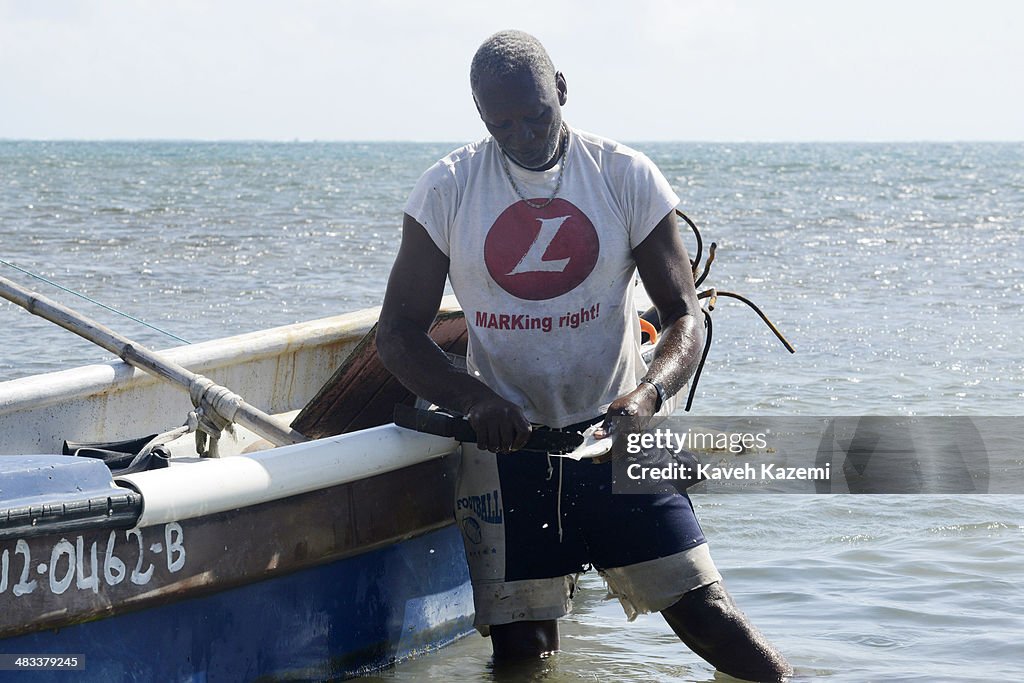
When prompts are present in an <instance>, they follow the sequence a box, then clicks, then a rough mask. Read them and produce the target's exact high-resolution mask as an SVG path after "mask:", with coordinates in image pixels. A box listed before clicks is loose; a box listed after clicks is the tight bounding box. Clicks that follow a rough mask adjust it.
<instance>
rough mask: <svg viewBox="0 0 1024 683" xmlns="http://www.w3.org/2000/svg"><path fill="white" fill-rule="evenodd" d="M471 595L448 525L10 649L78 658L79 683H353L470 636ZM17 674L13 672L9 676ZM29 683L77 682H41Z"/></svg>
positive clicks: (56, 675) (60, 675)
mask: <svg viewBox="0 0 1024 683" xmlns="http://www.w3.org/2000/svg"><path fill="white" fill-rule="evenodd" d="M471 615H472V591H471V588H470V584H469V575H468V571H467V568H466V560H465V555H464V551H463V547H462V540H461V538H460V534H459V532H458V530H457V528H456V527H455V526H447V527H444V528H441V529H438V530H435V531H431V532H428V533H426V534H424V535H422V536H418V537H416V538H412V539H408V540H405V541H402V542H399V543H395V544H393V545H389V546H386V547H384V548H381V549H378V550H374V551H370V552H367V553H363V554H360V555H356V556H351V557H347V558H344V559H341V560H337V561H334V562H330V563H328V564H323V565H319V566H315V567H310V568H307V569H303V570H300V571H297V572H293V573H290V574H285V575H281V576H277V577H275V578H272V579H268V580H264V581H259V582H257V583H252V584H247V585H243V586H239V587H236V588H232V589H230V590H226V591H221V592H217V593H213V594H210V595H206V596H203V597H197V598H190V599H186V600H182V601H179V602H173V603H169V604H166V605H162V606H159V607H153V608H148V609H144V610H140V611H135V612H128V613H125V614H121V615H118V616H115V617H112V618H106V619H98V620H96V621H91V622H87V623H82V624H77V625H73V626H67V627H63V628H60V629H55V630H47V631H41V632H36V633H31V634H28V635H24V636H19V637H15V638H9V639H7V640H5V641H4V643H3V646H4V652H6V653H13V654H47V655H66V654H79V655H83V656H84V659H85V669H84V671H77V672H75V673H73V674H70V676H71V677H72V678H74V680H78V681H104V682H107V681H208V680H209V681H251V680H255V679H261V678H262V679H270V680H275V679H278V680H279V679H284V680H307V679H309V680H324V679H337V678H345V677H350V676H353V675H356V674H358V673H360V672H365V671H367V670H371V669H374V668H380V667H384V666H387V665H388V664H390V663H393V662H395V661H397V660H401V659H403V658H406V657H408V656H410V655H412V654H415V653H419V652H423V651H425V650H429V649H431V648H435V647H440V646H442V645H444V644H447V643H449V642H451V641H452V640H455V639H457V638H459V637H461V636H463V635H465V634H467V633H469V632H470V631H471V630H472V628H473V626H472V616H471ZM6 673H8V674H10V672H6ZM32 680H38V681H44V680H61V681H67V680H70V679H69V672H66V671H53V672H41V671H39V672H34V673H33V674H32Z"/></svg>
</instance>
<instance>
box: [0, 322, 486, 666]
mask: <svg viewBox="0 0 1024 683" xmlns="http://www.w3.org/2000/svg"><path fill="white" fill-rule="evenodd" d="M377 313H378V309H368V310H364V311H359V312H354V313H349V314H345V315H340V316H335V317H330V318H325V319H321V320H314V321H310V322H303V323H298V324H294V325H289V326H285V327H278V328H274V329H268V330H263V331H259V332H254V333H250V334H242V335H238V336H233V337H228V338H223V339H216V340H212V341H207V342H203V343H198V344H193V345H188V346H182V347H178V348H173V349H170V350H167V351H165V352H161V354H160V357H161V358H162V359H166V360H167V361H169V362H171V363H173V364H177V365H180V366H183V367H185V368H188V369H189V370H190V371H192V372H195V373H199V374H200V375H202V376H204V377H207V378H209V379H210V380H212V381H213V382H215V383H217V384H218V385H223V386H225V387H230V389H231V391H232V392H235V393H236V394H237V395H238V396H241V397H244V399H245V401H246V402H248V403H249V404H252V405H255V406H260V407H261V408H262V409H263V410H265V411H267V413H269V414H271V415H272V416H273V417H274V419H275V420H278V421H279V422H280V423H281V424H285V425H288V424H290V423H291V422H292V420H293V419H295V417H296V414H297V413H298V412H299V411H300V410H301V409H302V408H303V407H309V406H313V405H317V404H318V402H317V400H316V399H317V398H318V396H321V394H322V391H321V390H322V388H324V387H325V385H326V386H327V387H330V386H335V387H337V385H338V383H337V381H335V382H334V384H333V385H332V383H331V381H330V380H331V379H332V377H335V379H337V376H338V373H342V370H344V369H345V368H348V374H349V378H348V380H347V381H348V385H346V386H349V389H347V390H346V391H350V392H351V391H353V387H355V388H356V389H359V391H360V392H362V393H361V394H359V395H360V396H362V398H359V397H358V396H355V395H350V396H349V398H350V399H351V400H349V401H348V404H351V405H356V407H357V408H358V410H357V411H356V412H358V413H359V416H358V419H357V420H353V419H348V420H347V424H348V426H349V427H353V426H355V427H357V428H354V429H352V428H350V429H348V430H347V431H346V432H345V433H340V431H341V428H338V429H331V430H328V431H331V432H333V434H331V435H327V436H322V437H321V438H316V439H313V440H306V441H300V442H297V443H292V444H286V445H278V446H273V445H272V444H270V443H268V442H266V441H265V440H264V439H262V438H261V437H260V435H259V434H258V433H257V432H254V431H253V430H251V429H249V428H247V427H244V426H241V425H237V424H236V425H234V426H233V427H231V428H229V429H228V430H227V431H225V432H224V433H223V434H222V436H221V437H220V438H219V439H218V440H216V442H215V443H216V449H215V450H216V454H217V455H218V456H219V457H201V452H202V451H203V449H204V447H205V448H206V449H207V450H209V446H210V438H209V437H208V436H206V435H204V434H203V432H202V431H201V430H200V431H197V432H193V433H185V432H188V431H190V427H189V425H188V423H189V421H190V420H191V422H192V425H191V429H194V428H195V426H196V422H197V419H198V418H200V417H202V416H201V414H198V413H199V411H197V409H196V407H195V406H194V405H193V403H192V400H191V399H190V396H189V394H188V393H187V392H184V391H182V390H181V388H180V387H176V386H174V385H173V384H170V383H167V382H165V381H163V380H161V379H158V378H156V377H154V376H152V375H151V374H147V373H145V372H142V371H141V370H139V369H137V368H135V367H133V366H131V365H129V364H127V363H125V362H123V361H114V362H110V363H103V364H97V365H89V366H85V367H80V368H75V369H70V370H65V371H59V372H52V373H48V374H42V375H36V376H31V377H25V378H21V379H15V380H12V381H7V382H3V383H0V453H2V454H3V455H2V456H0V604H2V606H3V609H2V610H0V638H2V646H0V648H2V649H0V651H2V652H3V653H5V657H4V659H3V665H4V668H5V669H7V670H21V669H37V670H36V671H35V673H34V674H33V675H34V676H35V677H36V679H38V680H47V676H51V677H53V678H55V679H57V678H59V679H61V680H65V679H66V678H67V674H66V673H65V672H64V670H65V669H75V670H76V674H75V679H76V680H89V681H93V680H94V681H114V680H117V681H122V680H135V681H151V680H153V681H155V680H161V681H198V680H308V679H312V680H324V679H338V678H346V677H351V676H354V675H358V674H360V673H364V672H367V671H371V670H375V669H379V668H381V667H385V666H388V665H390V664H392V663H394V662H397V661H399V660H402V659H405V658H408V657H412V656H414V655H417V654H420V653H424V652H428V651H430V650H433V649H435V648H439V647H442V646H444V645H446V644H448V643H451V642H453V641H454V640H456V639H458V638H460V637H462V636H464V635H466V634H467V633H469V632H471V631H472V618H473V606H472V590H471V588H470V584H469V575H468V570H467V568H466V561H465V556H464V550H463V547H462V541H461V537H460V534H459V531H458V529H457V528H456V527H455V526H454V522H453V517H452V513H451V502H452V500H453V494H454V481H455V468H456V467H457V455H456V452H457V451H456V447H457V443H456V442H455V441H454V440H453V439H451V438H445V437H441V436H435V435H429V434H424V433H418V432H415V431H411V430H407V429H403V428H400V427H397V426H395V425H394V424H393V423H391V421H390V419H389V418H388V413H387V411H386V410H385V408H388V407H391V406H390V401H391V398H393V397H390V395H388V392H387V391H385V392H383V393H382V392H381V387H382V386H383V385H382V382H383V380H382V379H381V378H380V377H376V376H374V375H372V373H369V374H367V373H366V372H362V373H360V372H355V373H353V372H352V368H353V367H354V366H353V364H352V362H351V361H346V359H347V358H348V359H351V357H352V354H353V351H356V354H355V356H357V357H358V356H360V354H363V355H365V354H366V353H368V352H369V351H372V349H373V345H372V344H369V345H368V344H367V341H366V339H367V336H368V334H370V333H371V331H372V329H373V325H374V323H375V321H376V318H377ZM442 317H443V316H442ZM368 350H369V351H368ZM339 366H340V367H341V368H342V370H338V368H339ZM342 374H344V373H342ZM392 392H393V389H392ZM343 393H344V392H343ZM357 393H358V392H357ZM338 398H339V397H338V396H333V398H332V400H337V399H338ZM319 404H320V405H323V401H320V403H319ZM371 406H376V408H374V409H373V410H371V409H370V407H371ZM327 412H332V411H327ZM333 412H334V413H335V414H336V412H337V411H333ZM307 417H308V411H307ZM314 417H315V416H314ZM314 421H315V420H314ZM307 423H309V419H307ZM176 428H177V431H175V429H176ZM161 433H163V434H165V435H167V438H168V439H169V440H168V441H167V443H166V444H164V445H163V446H162V447H161V449H160V453H159V455H160V457H156V458H154V460H153V462H154V463H155V464H157V465H163V466H159V467H150V468H147V469H143V470H142V471H131V470H132V468H128V469H127V470H123V471H122V472H121V473H118V472H117V471H116V470H115V471H113V472H112V470H111V468H110V466H108V464H107V463H105V462H104V460H103V459H101V458H97V457H83V455H84V454H85V453H83V452H82V451H88V450H90V448H91V449H92V450H94V451H96V450H98V451H105V452H109V449H106V448H103V447H97V446H98V445H111V444H114V442H120V441H124V440H135V441H138V440H139V439H140V437H141V438H142V441H146V440H147V439H150V440H151V435H154V434H161ZM197 434H198V435H199V437H200V438H197ZM66 442H71V445H70V446H68V445H67V444H66ZM75 443H78V444H82V443H85V444H87V445H88V446H89V447H88V448H84V449H82V450H79V449H78V447H76V446H75ZM111 447H112V448H116V446H111ZM68 449H71V450H73V451H77V452H79V455H67V454H65V453H66V451H67V450H68ZM153 453H156V450H153ZM207 455H210V453H207ZM34 680H35V679H34Z"/></svg>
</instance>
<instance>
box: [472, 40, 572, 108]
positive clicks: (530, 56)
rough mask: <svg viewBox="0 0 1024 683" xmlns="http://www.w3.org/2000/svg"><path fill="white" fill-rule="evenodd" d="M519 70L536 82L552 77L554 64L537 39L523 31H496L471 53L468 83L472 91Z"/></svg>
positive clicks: (551, 79) (551, 80)
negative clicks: (471, 60) (529, 75)
mask: <svg viewBox="0 0 1024 683" xmlns="http://www.w3.org/2000/svg"><path fill="white" fill-rule="evenodd" d="M523 72H527V73H529V74H531V75H532V76H533V78H534V80H535V82H537V83H554V81H555V65H554V64H553V63H552V62H551V57H550V56H548V52H547V50H545V49H544V46H543V45H541V43H540V41H539V40H537V39H536V38H534V37H533V36H531V35H530V34H529V33H524V32H523V31H499V32H498V33H495V34H494V35H493V36H491V37H490V38H488V39H487V40H485V41H484V42H483V45H481V46H480V47H479V48H478V49H477V51H476V54H475V55H473V63H472V65H471V66H470V68H469V85H470V87H471V88H472V89H473V93H474V94H476V93H478V92H479V91H480V88H481V87H482V86H484V85H486V84H487V83H492V82H494V81H495V80H502V79H504V78H506V77H508V76H511V75H515V74H520V73H523Z"/></svg>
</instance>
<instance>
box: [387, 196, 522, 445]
mask: <svg viewBox="0 0 1024 683" xmlns="http://www.w3.org/2000/svg"><path fill="white" fill-rule="evenodd" d="M447 276H448V257H446V256H445V255H444V254H443V253H442V252H441V250H440V249H438V248H437V245H435V244H434V242H433V240H431V239H430V236H429V235H428V234H427V231H426V228H424V227H423V226H422V225H420V224H419V222H417V221H416V220H415V219H414V218H412V217H411V216H409V215H408V214H406V215H405V218H404V220H403V224H402V244H401V246H400V247H399V250H398V256H397V258H396V259H395V264H394V266H393V267H392V269H391V277H390V278H389V279H388V287H387V292H386V293H385V295H384V306H383V308H382V309H381V313H380V321H379V323H378V327H377V352H378V354H379V355H380V358H381V361H382V362H383V363H384V366H385V367H386V368H387V369H388V370H390V371H391V373H392V374H393V375H395V377H397V378H398V380H399V381H401V382H402V384H404V385H405V386H406V387H407V388H408V389H409V390H410V391H412V392H413V393H415V394H416V395H418V396H421V397H423V398H424V399H426V400H428V401H430V402H432V403H436V404H437V405H439V406H442V407H444V408H448V409H450V410H455V411H458V412H459V413H462V414H464V415H466V417H468V418H469V422H470V425H472V427H473V429H474V430H476V433H477V438H478V442H477V443H478V445H479V446H480V447H481V448H483V449H485V450H491V451H510V450H516V449H518V448H521V447H522V446H523V445H524V444H525V443H526V439H527V438H528V437H529V435H530V424H529V422H528V421H527V420H526V417H525V416H524V415H523V412H522V410H521V409H520V408H519V407H518V406H516V405H515V404H513V403H510V402H508V401H506V400H505V399H503V398H501V397H500V396H498V395H497V394H495V393H494V392H493V391H492V390H491V389H490V388H488V387H487V386H486V385H484V384H483V383H482V382H480V381H479V380H477V379H475V378H473V377H470V376H469V375H467V374H466V373H464V372H462V371H461V370H459V369H457V368H456V367H455V366H454V365H452V363H451V361H449V360H448V357H447V356H446V355H445V354H444V352H443V351H442V350H441V349H440V347H438V346H437V344H435V343H434V342H433V340H432V339H431V338H430V335H429V334H428V332H429V330H430V325H431V324H432V323H433V321H434V317H435V316H436V315H437V310H438V307H439V306H440V303H441V296H442V295H443V293H444V283H445V278H446V277H447Z"/></svg>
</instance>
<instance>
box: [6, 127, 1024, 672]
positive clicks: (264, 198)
mask: <svg viewBox="0 0 1024 683" xmlns="http://www.w3.org/2000/svg"><path fill="white" fill-rule="evenodd" d="M453 146H454V145H451V144H443V143H438V144H412V143H374V144H357V143H331V144H328V143H199V142H19V141H0V260H2V261H3V262H4V263H0V275H3V276H4V277H7V278H10V279H12V280H15V281H16V282H18V283H20V284H23V285H26V286H29V287H32V288H34V289H36V290H37V291H39V292H40V293H43V294H45V295H47V296H50V297H52V298H55V299H57V300H59V301H61V302H62V303H65V304H66V305H69V306H72V307H74V308H77V309H79V310H81V311H83V312H85V313H87V314H88V315H90V316H92V317H94V318H96V319H97V320H99V321H100V322H102V323H104V324H106V325H109V326H111V327H113V328H114V329H116V330H118V331H120V332H122V333H123V334H125V335H127V336H129V337H132V338H134V339H136V340H137V341H138V342H140V343H143V344H146V345H148V346H151V347H153V348H167V347H171V346H175V345H178V344H180V343H181V342H180V341H176V340H175V339H174V338H172V337H170V336H168V335H167V334H165V333H163V332H160V331H157V330H154V329H152V328H150V327H146V326H144V325H142V324H140V323H138V322H135V321H132V320H129V319H127V318H125V317H123V316H121V315H118V314H115V313H112V312H110V311H109V310H106V309H104V308H101V307H99V306H97V305H95V304H93V303H89V302H87V301H84V300H82V299H80V298H78V297H76V296H73V295H71V294H68V293H67V292H64V291H61V290H59V289H57V288H55V287H54V286H52V285H50V284H48V283H46V282H43V281H41V280H40V279H38V278H37V277H34V276H38V277H39V278H45V279H46V280H49V281H52V282H54V283H58V284H60V285H61V286H63V287H66V288H68V289H71V290H74V291H75V292H78V293H80V294H82V295H85V296H88V297H90V298H91V299H94V300H95V301H98V302H102V303H103V304H105V305H107V306H109V307H111V308H114V309H117V310H119V311H122V312H124V313H127V314H130V315H132V316H134V317H136V318H139V319H141V320H144V321H146V322H147V323H149V324H151V325H153V326H154V327H156V328H160V329H161V330H164V331H166V332H168V333H171V334H173V335H175V336H176V337H178V338H180V339H183V340H187V341H189V342H198V341H203V340H207V339H212V338H216V337H223V336H226V335H231V334H236V333H241V332H248V331H253V330H257V329H262V328H265V327H269V326H275V325H283V324H288V323H292V322H297V321H301V320H308V319H312V318H317V317H323V316H328V315H334V314H337V313H342V312H346V311H350V310H354V309H358V308H362V307H367V306H376V305H379V303H380V301H381V297H382V295H383V292H384V287H385V283H386V279H387V275H388V272H389V268H390V265H391V262H392V260H393V258H394V255H395V253H396V250H397V247H398V242H399V238H400V227H399V226H400V222H401V221H400V218H401V213H402V206H403V202H404V200H405V197H406V195H407V193H408V192H409V190H410V188H411V187H412V185H413V183H414V182H415V180H416V178H417V177H418V176H419V174H420V173H421V172H422V171H423V170H424V169H426V168H427V166H429V165H430V164H431V163H432V162H433V161H434V160H436V159H437V158H438V157H440V156H441V155H443V154H444V153H445V152H447V151H448V150H449V149H451V148H452V147H453ZM634 146H635V147H637V148H639V149H641V150H642V151H644V152H645V153H647V154H648V155H649V156H650V157H651V158H652V159H653V160H654V161H655V162H656V163H657V164H658V165H659V167H660V168H661V169H662V171H663V172H664V173H665V175H666V177H667V178H668V179H669V181H670V182H671V183H672V185H673V186H674V187H675V189H676V191H677V192H678V194H679V196H680V197H681V199H682V203H681V205H680V208H681V209H682V210H683V211H685V212H686V213H687V214H688V215H689V216H690V217H691V218H692V219H693V220H694V221H696V223H697V224H698V225H699V226H700V227H701V230H702V233H703V237H704V242H705V248H704V253H705V255H706V253H707V245H708V243H710V242H711V241H715V242H716V243H717V245H718V252H717V257H716V260H715V263H714V265H713V267H712V270H711V275H710V277H709V278H708V280H707V282H706V283H705V285H704V287H708V286H714V287H717V288H719V289H722V290H729V291H734V292H738V293H741V294H744V295H746V296H748V297H749V298H751V299H753V300H754V301H755V302H756V303H757V304H759V305H760V306H761V307H762V308H763V309H764V311H765V313H766V314H767V315H768V316H769V317H771V318H772V320H774V321H775V323H776V324H777V325H778V326H779V327H780V328H781V330H782V331H783V332H784V333H785V334H786V335H787V337H788V338H789V339H790V340H791V341H792V342H793V344H794V345H795V346H796V348H797V353H796V354H795V355H790V354H789V353H787V352H786V351H785V350H784V349H783V348H782V346H781V345H780V344H779V343H778V342H777V341H776V340H775V339H774V337H773V336H772V335H771V333H770V332H769V331H768V330H767V328H765V327H764V326H763V325H762V323H761V322H760V321H759V320H758V319H757V317H756V316H755V315H754V314H753V313H752V312H751V311H750V310H748V309H747V308H746V307H744V306H743V305H742V304H739V303H737V302H733V301H730V300H727V299H724V298H720V299H719V304H718V306H717V307H716V309H715V312H714V321H715V327H714V332H715V335H714V336H715V340H714V345H713V347H712V349H711V352H710V356H709V359H708V365H707V368H706V370H705V373H704V376H703V377H702V379H701V381H700V385H699V388H698V391H697V396H696V400H695V403H694V409H693V412H692V414H693V415H694V419H699V418H700V417H701V416H704V417H707V416H715V415H740V416H743V415H760V416H770V415H791V416H801V415H802V416H815V415H836V416H839V415H843V416H858V415H881V416H887V415H888V416H928V415H936V416H961V417H983V416H1019V415H1021V414H1022V409H1021V406H1022V399H1024V361H1022V347H1024V344H1022V339H1024V320H1022V313H1021V311H1022V306H1024V144H1020V143H1012V144H926V143H920V144H686V143H635V144H634ZM685 236H686V238H687V244H688V245H689V246H690V248H691V251H692V250H693V246H694V243H693V241H692V239H691V237H690V235H689V233H685ZM13 266H17V267H18V268H21V269H24V271H28V272H29V273H32V274H33V275H34V276H33V275H29V274H27V273H26V272H23V271H21V270H17V269H15V268H14V267H13ZM0 349H2V351H0V381H3V380H7V379H13V378H16V377H21V376H25V375H31V374H35V373H40V372H48V371H51V370H57V369H62V368H67V367H73V366H76V365H80V364H85V363H91V362H98V361H106V360H108V357H107V355H106V354H105V352H103V351H102V350H99V349H97V348H96V347H94V346H92V345H91V344H89V343H87V342H84V341H81V340H79V339H77V338H76V337H74V336H72V335H71V334H70V333H68V332H65V331H63V330H61V329H59V328H56V327H55V326H53V325H51V324H49V323H46V322H44V321H42V320H40V319H38V318H34V317H33V316H30V315H29V314H28V313H26V312H24V311H22V310H21V309H18V308H16V307H14V306H13V305H9V304H6V303H3V304H0ZM2 390H3V389H2V385H0V392H2ZM1020 464H1021V465H1022V466H1024V459H1022V460H1021V462H1020ZM1020 494H1021V495H993V494H974V495H968V496H952V495H948V494H946V495H771V494H756V495H732V494H713V493H708V494H697V495H694V503H695V506H696V508H697V511H698V515H699V516H700V519H701V522H702V524H703V527H704V530H705V533H706V535H707V537H708V538H709V541H710V544H711V549H712V552H713V553H714V556H715V559H716V562H717V563H718V565H719V567H720V569H721V570H722V573H723V574H724V576H725V580H726V585H727V587H728V588H729V589H730V590H731V592H732V593H733V595H734V596H735V598H736V600H737V602H738V604H739V605H740V606H741V608H743V609H744V610H745V611H746V612H747V613H748V615H749V616H750V617H751V618H752V620H753V621H754V623H755V624H757V626H758V627H759V628H760V629H761V630H762V631H764V632H765V633H766V634H768V635H769V637H770V638H771V639H772V640H773V641H774V642H775V643H776V644H777V645H778V646H779V647H780V648H781V649H782V651H783V652H784V653H785V654H786V655H787V656H788V657H789V658H790V660H791V662H792V663H793V664H794V666H795V667H796V670H797V677H796V679H795V680H800V681H823V682H826V681H827V682H829V683H840V682H842V683H847V682H849V683H864V682H866V681H879V682H881V681H886V682H888V681H922V682H924V681H929V682H931V681H978V682H981V681H1001V682H1003V681H1005V682H1011V681H1012V682H1017V681H1021V680H1024V490H1021V491H1020ZM604 597H605V589H604V586H603V584H602V582H601V580H600V579H599V578H598V577H596V576H594V575H593V574H591V575H587V576H586V577H584V580H583V590H581V592H580V595H579V597H578V599H577V601H576V608H575V611H574V613H573V614H572V615H571V616H570V617H568V618H566V619H565V620H564V624H563V639H562V645H563V651H562V652H560V653H558V654H557V655H555V656H553V657H551V658H549V659H547V660H545V661H544V662H542V663H541V664H540V665H538V666H537V667H534V668H532V669H529V670H518V671H514V672H501V671H495V670H494V669H493V667H491V665H490V662H489V656H490V648H489V643H488V641H486V640H484V639H482V638H480V637H478V636H476V635H473V636H470V637H467V638H465V639H463V640H461V641H459V642H457V643H456V644H454V645H452V646H451V647H449V648H447V649H445V650H443V651H441V652H438V653H434V654H431V655H428V656H423V657H420V658H418V659H415V660H412V661H409V662H405V663H401V664H399V665H398V666H397V667H395V668H394V669H391V670H388V671H385V672H381V673H379V674H376V675H374V676H372V677H370V679H371V680H381V681H410V682H411V681H437V682H441V681H445V682H447V681H492V680H509V681H517V680H536V681H550V682H551V683H561V682H563V681H625V682H636V683H640V682H644V683H648V682H650V681H727V680H732V679H730V678H728V677H726V676H722V675H721V674H716V673H715V672H714V671H713V669H712V668H711V667H710V666H708V665H707V664H705V663H704V662H702V661H701V660H700V659H699V658H697V657H696V656H695V655H693V654H691V653H689V652H688V651H687V650H686V649H685V648H683V647H682V646H681V645H680V644H679V643H678V642H677V641H676V639H675V637H674V636H673V635H672V633H671V631H670V630H669V629H668V627H667V626H666V625H665V624H664V623H663V622H662V621H661V619H660V618H659V617H657V616H647V617H641V618H640V619H638V620H637V621H636V622H633V623H627V622H626V620H625V617H624V616H623V614H622V611H621V609H620V608H619V607H618V605H617V603H615V602H614V601H606V600H604Z"/></svg>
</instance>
